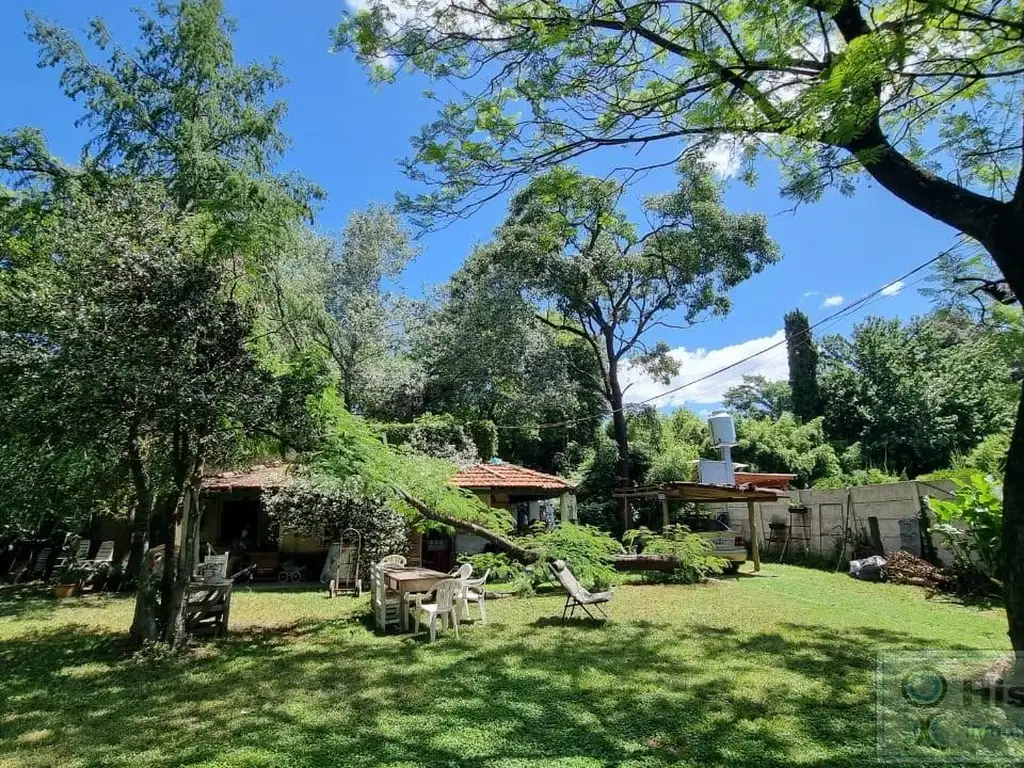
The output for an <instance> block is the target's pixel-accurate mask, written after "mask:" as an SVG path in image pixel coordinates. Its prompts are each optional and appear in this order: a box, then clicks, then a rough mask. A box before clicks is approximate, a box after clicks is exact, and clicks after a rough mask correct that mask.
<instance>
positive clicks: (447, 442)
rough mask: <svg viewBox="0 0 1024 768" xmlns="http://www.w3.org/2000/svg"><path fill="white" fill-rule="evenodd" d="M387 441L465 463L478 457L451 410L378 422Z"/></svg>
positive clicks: (465, 430)
mask: <svg viewBox="0 0 1024 768" xmlns="http://www.w3.org/2000/svg"><path fill="white" fill-rule="evenodd" d="M377 429H378V430H379V431H380V432H381V434H382V435H384V436H385V437H386V438H387V441H388V444H389V445H394V446H396V447H397V446H406V447H408V449H409V450H412V451H415V452H417V453H422V454H426V455H427V456H433V457H435V458H438V459H446V460H448V461H451V462H452V463H455V464H459V465H462V466H466V465H469V464H475V463H476V462H477V461H478V460H479V459H480V452H479V451H478V450H477V447H476V444H475V443H474V442H473V439H472V437H470V430H469V429H467V427H466V426H464V425H462V424H459V423H458V422H457V421H456V419H455V417H454V416H452V415H451V414H447V413H446V414H438V415H434V414H430V413H428V414H424V415H423V416H419V417H417V418H416V419H415V420H414V421H413V422H412V423H411V424H379V425H377Z"/></svg>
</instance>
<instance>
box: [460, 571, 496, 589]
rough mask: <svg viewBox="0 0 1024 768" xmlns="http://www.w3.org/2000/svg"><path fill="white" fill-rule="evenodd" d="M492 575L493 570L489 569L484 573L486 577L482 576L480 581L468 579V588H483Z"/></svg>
mask: <svg viewBox="0 0 1024 768" xmlns="http://www.w3.org/2000/svg"><path fill="white" fill-rule="evenodd" d="M490 575H491V569H490V568H488V569H487V570H486V571H484V575H483V576H481V577H480V578H479V579H466V582H465V583H466V586H467V587H482V586H483V585H484V584H486V583H487V577H488V576H490Z"/></svg>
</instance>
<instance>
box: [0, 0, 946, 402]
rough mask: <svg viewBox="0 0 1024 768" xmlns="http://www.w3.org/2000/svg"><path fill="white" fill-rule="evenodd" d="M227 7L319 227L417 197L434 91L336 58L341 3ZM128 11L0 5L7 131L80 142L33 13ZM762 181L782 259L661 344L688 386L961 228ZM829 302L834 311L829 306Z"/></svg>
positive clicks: (451, 233)
mask: <svg viewBox="0 0 1024 768" xmlns="http://www.w3.org/2000/svg"><path fill="white" fill-rule="evenodd" d="M140 3H143V0H140ZM227 5H228V9H229V11H230V12H231V13H232V14H233V15H234V16H235V17H236V18H237V19H238V22H239V31H238V34H237V36H236V40H235V43H236V53H237V56H238V58H239V59H240V60H242V61H251V60H263V61H265V60H267V59H268V58H269V57H271V56H275V57H277V58H279V59H280V60H281V62H282V67H283V71H284V73H285V75H286V76H287V77H288V78H289V83H288V85H287V86H286V87H285V89H284V90H283V92H282V94H281V95H282V97H283V98H284V99H285V100H286V101H287V102H288V103H289V112H288V116H287V118H286V120H285V129H286V131H287V132H288V134H289V135H290V136H291V138H292V140H293V147H292V149H291V150H290V152H289V153H288V155H287V157H286V159H285V163H284V165H285V167H287V168H290V169H295V170H298V171H300V172H301V173H303V174H305V175H306V176H308V177H310V178H312V179H313V180H314V181H316V182H317V183H319V184H320V185H321V186H322V187H324V188H325V189H326V190H327V191H328V193H329V199H328V201H327V203H326V204H325V206H324V207H323V210H322V213H321V215H320V219H319V226H320V228H321V229H324V230H326V231H336V230H338V229H339V228H340V227H341V225H342V224H343V223H344V220H345V218H346V216H347V215H348V214H349V213H350V212H351V211H353V210H356V209H358V208H362V207H364V206H366V205H368V204H369V203H371V202H383V203H387V202H390V201H391V200H392V199H393V198H394V194H395V192H396V191H397V190H404V191H410V192H411V191H414V189H415V188H414V187H413V186H412V185H411V183H410V182H409V181H408V180H407V179H406V178H405V177H404V176H403V175H402V173H401V171H400V169H399V167H398V164H397V160H398V159H399V158H401V157H403V156H405V155H407V154H408V152H409V142H408V138H409V137H410V136H411V135H413V134H415V133H416V132H417V131H418V129H419V127H420V125H422V124H423V123H424V122H426V121H428V120H430V119H431V118H432V117H433V108H432V105H431V104H430V103H428V102H427V100H426V99H425V98H423V96H422V91H423V90H424V89H425V88H427V87H430V86H429V84H428V83H427V82H426V81H425V80H423V79H421V78H400V80H399V82H398V83H397V84H394V85H389V86H380V87H374V86H372V85H370V84H369V83H368V80H367V77H366V74H365V72H364V71H363V70H362V68H361V67H359V66H358V65H357V64H356V63H355V61H353V59H352V57H351V55H350V54H348V53H347V52H342V53H337V54H332V53H330V51H329V48H330V40H329V36H328V31H329V29H330V28H331V27H332V26H333V25H334V24H336V23H337V21H338V19H339V18H340V16H341V14H342V12H343V10H344V8H345V5H344V2H343V1H342V0H333V1H332V2H324V1H317V2H292V3H282V2H280V1H279V0H277V1H272V0H228V3H227ZM128 7H129V4H128V3H125V2H123V1H122V2H115V1H114V0H90V2H88V3H70V2H66V1H64V2H62V1H61V0H37V1H34V2H33V1H31V0H24V1H23V2H19V1H18V0H5V2H4V3H2V4H0V71H2V72H3V73H4V77H3V79H2V80H0V104H2V105H3V110H2V112H0V130H3V131H6V130H9V129H11V128H14V127H18V126H26V125H29V126H36V127H39V128H42V129H43V130H44V132H45V134H46V136H47V139H48V141H49V142H50V145H51V148H52V149H53V150H54V151H55V152H57V153H58V154H60V155H61V156H63V157H65V158H67V159H68V160H72V161H73V160H75V159H76V158H77V153H78V150H79V148H80V147H81V145H82V142H83V138H84V134H83V132H82V131H81V130H80V129H76V128H75V126H74V121H75V119H76V118H77V117H78V116H79V115H80V113H81V112H80V108H79V106H78V105H77V104H75V103H73V102H70V101H68V100H67V99H66V98H65V97H64V96H63V95H62V94H61V93H60V90H59V88H58V73H57V72H56V71H55V70H52V69H44V70H41V69H38V68H37V67H36V64H35V62H36V52H35V49H34V46H33V45H32V44H31V43H30V42H29V41H28V40H27V39H26V36H25V30H26V27H27V25H26V22H25V18H24V13H25V11H26V10H32V11H34V12H36V13H38V14H40V15H42V16H45V17H47V18H49V19H50V20H52V21H56V22H58V23H60V24H62V25H64V26H66V27H68V28H70V29H71V30H72V31H75V32H79V31H82V30H84V29H85V25H86V22H87V21H88V19H89V18H90V17H92V16H96V15H99V16H102V17H103V18H104V19H105V20H106V21H107V23H108V25H109V26H110V28H111V31H112V33H113V35H114V37H115V39H117V40H119V41H122V42H127V41H131V40H134V37H135V20H134V17H133V15H132V14H131V13H130V11H129V10H128ZM601 163H602V161H601V159H600V157H597V156H595V157H594V158H593V159H591V160H588V161H587V168H586V169H587V170H588V171H591V172H598V171H600V170H601V168H602V165H601ZM759 170H760V173H761V180H760V183H759V184H758V185H757V186H756V187H754V188H750V187H747V186H745V185H743V184H741V183H740V182H738V181H736V182H732V183H730V186H729V190H728V193H727V202H728V204H729V206H730V207H731V208H732V209H734V210H737V211H739V210H742V211H755V212H761V213H764V214H766V215H767V216H768V217H769V229H770V232H771V234H772V235H773V237H774V238H775V239H776V241H777V242H778V244H779V246H780V248H781V250H782V253H783V259H782V261H781V262H780V263H779V264H778V265H776V266H774V267H772V268H770V269H769V270H768V271H766V272H764V273H762V274H761V275H758V276H757V277H755V278H754V279H752V280H751V281H749V282H748V283H747V284H745V285H743V286H740V287H739V288H738V289H736V290H735V291H734V293H733V299H734V309H733V312H732V313H731V314H730V315H729V316H728V317H727V318H725V319H724V320H721V321H715V322H709V323H704V324H701V325H698V326H696V327H694V328H692V329H689V330H687V331H666V333H665V334H664V336H663V337H662V338H664V340H665V341H667V342H668V343H669V344H670V345H671V346H672V347H674V348H677V355H678V357H679V358H680V360H681V361H682V362H683V367H684V369H683V371H682V374H681V377H680V379H679V380H678V381H687V380H689V379H692V378H695V377H697V376H700V375H701V374H703V373H706V372H708V371H709V370H712V369H713V368H715V367H716V366H718V365H721V364H725V363H729V362H732V361H733V360H735V359H737V358H739V357H742V356H743V355H744V354H745V353H749V352H753V351H756V350H757V349H760V348H763V347H764V346H765V345H766V344H767V343H770V342H771V341H774V340H776V339H777V338H778V336H777V332H778V331H779V329H781V327H782V315H783V313H784V312H786V311H788V310H790V309H792V308H794V307H801V308H802V309H804V310H805V311H806V312H807V313H808V314H809V315H810V317H811V321H812V322H814V321H816V320H818V319H820V318H822V317H825V316H826V315H828V314H829V313H831V312H833V311H835V309H836V308H837V307H838V306H841V305H840V304H839V303H838V299H835V298H834V297H843V300H844V301H845V302H849V301H852V300H855V299H856V298H858V297H860V296H862V295H863V294H865V293H867V292H869V291H871V290H874V289H876V288H878V287H879V286H881V285H882V284H884V283H886V282H888V281H890V280H892V279H893V278H895V277H897V276H899V275H901V274H903V273H904V272H906V271H908V270H909V269H911V268H912V267H914V266H916V265H917V264H919V263H921V262H922V261H925V260H926V259H928V258H931V257H932V256H934V255H935V254H936V253H938V252H939V251H940V250H943V249H945V248H948V247H949V246H951V245H952V244H953V242H954V236H955V233H954V232H953V231H952V230H951V229H949V228H947V227H945V226H944V225H941V224H939V223H937V222H935V221H933V220H931V219H929V218H928V217H926V216H925V215H924V214H921V213H918V212H917V211H915V210H913V209H911V208H910V207H909V206H907V205H906V204H904V203H902V202H901V201H899V200H897V199H896V198H894V197H893V196H891V195H890V194H889V193H888V192H886V191H885V190H883V189H880V188H879V187H877V185H875V184H873V183H871V182H870V181H869V180H866V179H865V180H863V181H861V183H860V185H859V186H858V191H857V194H856V195H854V196H853V197H843V196H841V195H839V194H837V193H829V194H828V195H826V197H825V199H824V200H823V201H822V202H820V203H817V204H814V205H805V206H801V207H800V208H798V209H797V210H796V211H793V210H792V204H791V203H790V202H789V201H786V200H784V199H782V198H780V196H779V195H778V192H777V188H778V185H777V175H776V174H775V172H774V169H773V167H772V166H771V165H770V164H769V163H764V164H763V165H762V166H761V167H760V169H759ZM671 183H672V177H671V173H668V172H666V173H663V174H656V175H652V176H651V177H649V178H648V179H647V180H645V182H644V186H643V187H642V188H641V189H640V190H638V193H650V192H655V191H659V190H665V189H668V188H669V187H670V185H671ZM502 214H503V206H502V204H501V202H495V203H492V204H491V205H490V206H489V207H487V208H486V209H484V210H482V211H481V212H479V213H478V214H476V215H475V216H474V217H472V218H471V219H469V220H466V221H460V222H457V223H455V224H453V225H451V226H449V227H447V228H446V229H444V230H442V231H439V232H434V233H430V234H427V235H425V236H424V237H423V239H422V247H423V253H422V256H421V257H420V259H419V260H418V261H417V262H416V263H415V264H414V265H413V266H412V267H411V268H410V270H409V272H408V274H407V275H406V277H405V279H404V283H405V284H406V286H407V287H408V288H409V290H411V291H412V292H416V293H418V292H419V291H421V290H422V289H423V288H424V287H425V286H428V285H430V284H432V283H435V282H439V281H442V280H444V279H445V278H446V277H447V276H448V275H449V274H451V272H453V271H454V270H455V269H457V268H458V266H459V265H460V263H461V262H462V260H463V259H464V258H465V256H466V254H467V253H468V252H469V250H470V248H471V247H472V245H473V244H474V243H475V242H479V241H482V240H486V239H487V238H488V237H489V235H490V233H491V231H492V230H493V228H494V227H495V226H496V224H497V223H498V222H499V221H500V219H501V217H502ZM830 297H831V298H833V301H832V304H833V305H834V306H831V307H828V306H823V304H824V303H825V302H826V300H827V299H829V298H830ZM926 309H927V304H926V303H925V301H924V300H923V299H922V298H921V297H920V296H918V294H917V292H916V288H915V287H914V286H908V287H907V289H906V290H903V291H901V292H899V293H898V294H896V295H894V296H890V297H885V298H883V299H880V300H878V301H875V302H873V303H872V304H871V305H870V306H869V307H868V308H867V310H866V311H864V312H859V313H856V314H855V315H854V316H853V317H852V318H851V319H843V320H842V321H840V322H838V323H836V324H835V325H834V326H832V327H831V328H829V329H828V331H829V332H845V331H848V330H849V328H850V326H851V325H852V323H853V322H855V321H856V320H859V319H861V318H863V317H864V316H866V315H867V314H871V313H875V314H884V315H901V316H910V315H912V314H915V313H920V312H923V311H925V310H926ZM784 357H785V355H784V350H782V351H780V352H777V353H775V354H769V355H765V356H764V357H762V358H759V359H758V360H757V361H753V362H751V363H750V364H747V365H745V366H743V367H741V368H740V369H737V370H736V371H734V372H732V373H731V374H730V375H728V376H722V377H719V378H718V379H716V380H715V381H712V382H709V383H707V384H703V385H700V386H699V387H694V388H692V389H690V390H687V391H686V392H685V395H686V397H685V398H684V397H682V396H681V397H680V398H678V401H682V400H685V401H687V402H689V403H690V404H691V405H693V406H694V407H697V408H701V407H703V406H705V405H707V404H710V403H714V402H716V401H717V399H718V396H719V395H720V393H721V390H722V389H723V388H724V387H725V386H728V384H730V383H732V382H733V381H734V380H735V379H738V378H739V376H740V374H741V373H744V372H748V373H750V372H757V371H760V372H765V373H767V374H769V375H772V376H776V377H779V376H785V371H786V367H785V360H784ZM678 381H677V383H678ZM660 389H661V387H660V385H654V384H653V383H652V382H648V381H644V380H639V381H637V383H636V384H635V386H634V388H633V396H634V398H636V399H642V396H643V397H646V396H647V395H648V394H653V393H654V392H656V391H659V390H660ZM680 394H681V395H683V394H684V393H680Z"/></svg>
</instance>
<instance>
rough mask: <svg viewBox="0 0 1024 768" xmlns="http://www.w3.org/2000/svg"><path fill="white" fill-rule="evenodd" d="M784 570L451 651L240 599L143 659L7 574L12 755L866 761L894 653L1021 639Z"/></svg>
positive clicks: (541, 606)
mask: <svg viewBox="0 0 1024 768" xmlns="http://www.w3.org/2000/svg"><path fill="white" fill-rule="evenodd" d="M765 574H766V577H764V578H752V577H744V576H741V577H739V578H737V579H723V580H722V581H718V582H713V583H711V584H708V585H703V586H694V587H664V586H628V587H621V588H620V589H619V590H618V591H617V594H616V596H615V599H614V601H613V603H612V604H611V613H612V616H613V621H612V622H610V623H609V624H607V625H605V626H603V627H593V626H589V625H587V624H583V623H575V624H571V625H568V626H562V625H561V624H560V623H559V621H558V616H559V614H560V610H561V598H559V597H554V596H546V597H536V598H530V599H519V598H506V599H502V600H495V601H492V602H490V603H489V604H488V608H489V616H488V618H489V619H490V622H489V624H488V625H487V626H480V625H479V624H478V623H477V624H475V625H472V626H469V627H466V628H464V632H463V635H462V638H461V639H460V640H455V639H454V638H450V637H448V636H447V635H444V636H443V637H442V639H440V640H439V641H438V642H437V643H436V644H434V645H429V644H426V643H425V642H423V640H422V639H421V638H413V637H410V636H398V635H389V636H378V635H375V634H374V633H373V632H371V631H370V630H369V629H368V627H367V624H366V621H367V619H366V617H365V614H366V613H367V607H366V602H365V598H364V600H363V601H357V600H355V599H354V598H340V599H335V600H327V599H326V598H325V594H324V593H323V592H319V591H316V592H314V591H308V592H281V593H274V592H251V591H248V590H245V589H242V590H240V591H239V592H236V596H235V598H234V603H233V607H232V627H233V630H234V631H233V632H232V634H231V636H230V637H229V638H228V639H226V640H224V641H221V642H217V643H208V644H205V645H203V646H201V647H200V648H199V649H197V650H196V651H194V652H192V653H191V654H189V655H188V656H187V657H185V658H172V659H162V660H161V659H157V658H147V659H133V658H125V657H124V655H123V650H122V645H121V642H122V638H123V636H124V633H125V630H126V628H127V626H128V623H129V620H130V617H131V608H132V604H131V601H130V600H127V599H123V598H106V597H95V598H92V597H89V598H82V599H72V600H68V601H62V602H57V601H56V600H53V599H51V598H48V597H45V596H41V595H39V594H38V593H32V592H25V591H21V590H19V591H12V590H11V589H9V588H8V589H6V590H4V591H0V766H2V767H3V768H13V767H14V766H18V767H19V768H22V767H25V766H54V765H60V766H101V765H102V766H120V765H125V766H128V765H131V766H180V765H190V766H191V765H201V766H335V765H336V766H346V767H353V768H355V767H359V766H390V767H392V768H399V766H401V767H402V768H412V767H413V766H430V768H437V767H438V766H471V767H476V768H513V767H515V768H520V767H522V768H525V767H526V766H549V767H552V768H569V767H570V766H571V767H572V768H597V767H598V766H602V767H604V766H632V767H635V768H640V767H641V766H642V767H643V768H655V767H659V766H670V765H671V766H689V765H693V766H698V765H699V766H734V767H739V766H746V765H751V766H753V765H757V766H770V765H790V764H801V765H817V766H825V765H858V766H862V765H864V764H865V763H866V762H872V761H873V760H874V756H875V752H874V749H875V747H874V722H873V716H874V710H873V697H872V689H871V682H872V672H873V669H874V665H875V655H876V652H877V651H879V650H881V649H883V648H890V649H891V648H945V649H968V648H979V649H990V648H1004V647H1007V640H1006V637H1005V626H1004V619H1003V616H1002V613H1001V612H1000V611H994V610H981V609H977V608H968V607H963V606H959V605H954V604H949V603H942V602H937V601H929V600H926V599H925V597H924V595H923V593H922V592H921V591H920V590H917V589H914V588H910V587H899V586H891V585H878V584H864V583H859V582H855V581H853V580H851V579H849V578H848V577H846V576H844V575H833V574H827V573H821V572H817V571H810V570H805V569H799V568H794V567H785V566H769V567H767V568H766V569H765Z"/></svg>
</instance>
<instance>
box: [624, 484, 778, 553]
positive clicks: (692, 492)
mask: <svg viewBox="0 0 1024 768" xmlns="http://www.w3.org/2000/svg"><path fill="white" fill-rule="evenodd" d="M736 474H737V478H738V477H739V475H740V473H736ZM783 497H785V494H784V493H782V492H780V491H778V490H775V489H772V488H761V487H758V486H755V485H751V484H749V483H748V484H737V485H716V484H712V483H687V482H679V481H675V482H669V483H660V484H658V485H644V486H639V487H636V488H627V489H623V490H620V491H616V493H615V498H617V499H623V500H624V501H625V502H626V506H627V508H628V505H629V500H630V499H659V500H660V501H661V509H662V515H663V516H664V522H665V524H666V525H667V524H668V520H669V503H670V502H672V501H681V502H693V503H716V502H722V503H730V502H746V504H747V516H748V520H747V524H748V525H749V526H750V529H749V534H750V547H751V555H752V556H753V560H754V570H756V571H759V570H761V556H760V553H759V551H758V534H757V522H756V520H755V518H754V504H755V503H757V502H762V501H766V502H776V501H778V500H779V499H780V498H783Z"/></svg>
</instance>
